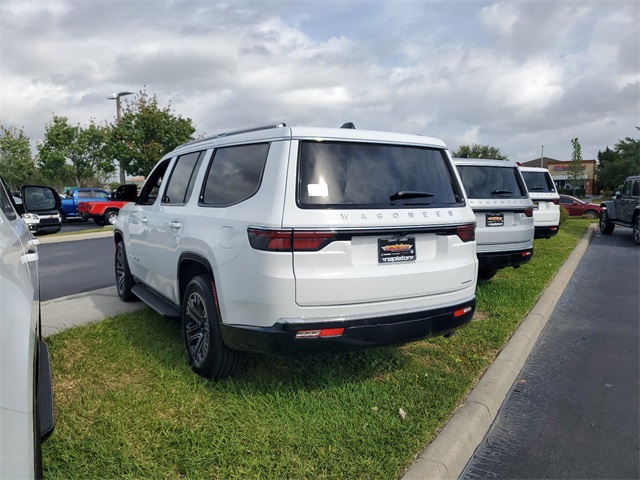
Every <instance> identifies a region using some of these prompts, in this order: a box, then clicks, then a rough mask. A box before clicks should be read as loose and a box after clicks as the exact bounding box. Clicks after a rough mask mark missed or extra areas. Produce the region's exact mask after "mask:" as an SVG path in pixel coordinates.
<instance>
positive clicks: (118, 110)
mask: <svg viewBox="0 0 640 480" xmlns="http://www.w3.org/2000/svg"><path fill="white" fill-rule="evenodd" d="M127 95H133V92H119V93H112V94H111V95H110V96H108V97H107V98H108V99H109V100H115V101H116V123H120V117H121V116H122V107H121V106H120V97H125V96H127ZM118 164H119V166H120V185H124V183H125V178H124V177H125V175H124V168H122V162H120V160H118Z"/></svg>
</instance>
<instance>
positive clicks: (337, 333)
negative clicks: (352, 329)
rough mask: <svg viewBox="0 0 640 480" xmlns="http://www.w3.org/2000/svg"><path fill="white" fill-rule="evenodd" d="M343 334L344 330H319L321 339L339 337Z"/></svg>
mask: <svg viewBox="0 0 640 480" xmlns="http://www.w3.org/2000/svg"><path fill="white" fill-rule="evenodd" d="M343 333H344V328H323V329H322V330H320V336H321V337H339V336H341V335H342V334H343Z"/></svg>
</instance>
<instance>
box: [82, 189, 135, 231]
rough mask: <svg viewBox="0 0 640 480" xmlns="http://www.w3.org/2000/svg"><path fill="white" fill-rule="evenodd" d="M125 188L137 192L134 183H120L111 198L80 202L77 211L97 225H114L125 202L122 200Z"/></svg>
mask: <svg viewBox="0 0 640 480" xmlns="http://www.w3.org/2000/svg"><path fill="white" fill-rule="evenodd" d="M125 188H129V189H131V192H137V187H136V185H120V186H119V187H118V189H117V190H116V191H115V192H114V193H113V195H112V200H107V201H101V202H80V203H79V205H78V212H80V214H81V215H86V216H87V217H88V218H92V219H93V221H94V222H95V223H96V224H97V225H115V223H116V219H117V218H118V212H119V211H120V209H121V208H122V207H123V206H124V205H125V204H126V203H127V201H126V200H122V195H123V192H124V191H125Z"/></svg>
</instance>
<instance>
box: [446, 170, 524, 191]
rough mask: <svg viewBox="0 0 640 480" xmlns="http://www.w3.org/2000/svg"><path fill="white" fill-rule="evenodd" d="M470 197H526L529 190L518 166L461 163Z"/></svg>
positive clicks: (463, 180) (464, 182) (465, 185)
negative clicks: (521, 177)
mask: <svg viewBox="0 0 640 480" xmlns="http://www.w3.org/2000/svg"><path fill="white" fill-rule="evenodd" d="M458 172H459V173H460V178H462V184H463V185H464V188H465V190H466V191H467V196H468V197H469V198H475V199H477V198H524V197H526V196H527V190H526V189H525V187H524V185H523V184H522V180H521V179H520V175H519V174H518V170H517V168H505V167H488V166H475V165H474V166H466V165H459V166H458Z"/></svg>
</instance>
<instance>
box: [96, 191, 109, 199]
mask: <svg viewBox="0 0 640 480" xmlns="http://www.w3.org/2000/svg"><path fill="white" fill-rule="evenodd" d="M93 198H106V199H107V200H109V199H110V198H111V195H109V194H108V193H107V192H103V191H102V190H93Z"/></svg>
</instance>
